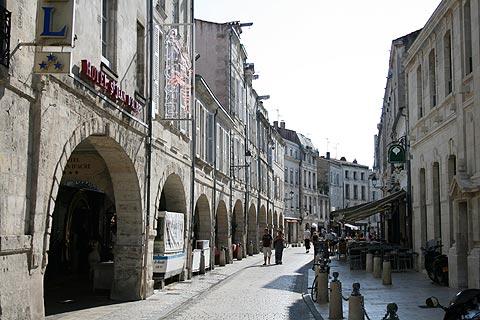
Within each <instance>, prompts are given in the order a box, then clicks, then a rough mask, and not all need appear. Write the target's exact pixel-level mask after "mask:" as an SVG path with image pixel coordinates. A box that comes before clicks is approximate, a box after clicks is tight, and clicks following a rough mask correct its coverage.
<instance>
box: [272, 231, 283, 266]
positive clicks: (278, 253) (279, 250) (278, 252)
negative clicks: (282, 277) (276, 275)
mask: <svg viewBox="0 0 480 320" xmlns="http://www.w3.org/2000/svg"><path fill="white" fill-rule="evenodd" d="M284 247H285V239H284V238H283V232H282V230H278V231H277V236H276V237H275V240H273V248H274V249H275V264H282V255H283V248H284Z"/></svg>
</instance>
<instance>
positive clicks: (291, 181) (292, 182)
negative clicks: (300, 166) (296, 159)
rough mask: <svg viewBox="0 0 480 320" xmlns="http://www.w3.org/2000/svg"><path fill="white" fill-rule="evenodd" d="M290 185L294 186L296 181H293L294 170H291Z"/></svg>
mask: <svg viewBox="0 0 480 320" xmlns="http://www.w3.org/2000/svg"><path fill="white" fill-rule="evenodd" d="M290 184H294V181H293V169H290Z"/></svg>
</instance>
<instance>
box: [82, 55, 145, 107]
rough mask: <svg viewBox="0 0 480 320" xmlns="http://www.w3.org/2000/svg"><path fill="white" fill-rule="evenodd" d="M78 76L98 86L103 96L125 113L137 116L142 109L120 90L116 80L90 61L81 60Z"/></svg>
mask: <svg viewBox="0 0 480 320" xmlns="http://www.w3.org/2000/svg"><path fill="white" fill-rule="evenodd" d="M80 75H81V76H82V77H83V78H85V79H87V80H88V81H90V82H91V83H92V84H94V85H96V86H98V87H99V88H100V89H101V90H102V91H103V93H104V94H105V95H107V96H108V97H109V98H110V99H111V100H112V101H114V102H115V103H118V104H119V105H121V106H122V108H123V109H125V110H126V111H128V112H130V113H132V114H137V113H138V112H139V111H140V109H141V108H142V104H141V103H140V102H138V101H137V100H135V98H134V97H133V96H131V95H129V94H127V93H126V92H125V91H124V90H122V88H121V87H120V85H119V84H118V82H117V81H116V80H114V79H112V78H110V77H109V76H108V75H107V74H106V73H105V72H103V71H102V70H100V69H98V68H97V67H95V66H94V65H92V64H91V63H90V61H88V60H82V68H81V71H80Z"/></svg>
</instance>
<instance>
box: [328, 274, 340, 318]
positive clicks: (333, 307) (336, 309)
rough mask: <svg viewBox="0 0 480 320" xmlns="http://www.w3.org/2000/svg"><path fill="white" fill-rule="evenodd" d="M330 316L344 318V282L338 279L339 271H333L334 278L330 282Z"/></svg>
mask: <svg viewBox="0 0 480 320" xmlns="http://www.w3.org/2000/svg"><path fill="white" fill-rule="evenodd" d="M328 318H329V319H332V320H342V319H343V301H342V283H341V282H340V281H339V280H338V272H334V273H333V280H332V282H330V305H329V308H328Z"/></svg>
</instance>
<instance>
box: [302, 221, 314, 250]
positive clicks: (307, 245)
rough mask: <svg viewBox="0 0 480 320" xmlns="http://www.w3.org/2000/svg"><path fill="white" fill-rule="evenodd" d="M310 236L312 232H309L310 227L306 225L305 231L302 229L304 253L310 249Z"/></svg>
mask: <svg viewBox="0 0 480 320" xmlns="http://www.w3.org/2000/svg"><path fill="white" fill-rule="evenodd" d="M311 237H312V234H311V233H310V227H309V226H307V227H306V229H305V231H303V241H305V249H306V253H308V252H309V251H310V238H311Z"/></svg>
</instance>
